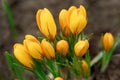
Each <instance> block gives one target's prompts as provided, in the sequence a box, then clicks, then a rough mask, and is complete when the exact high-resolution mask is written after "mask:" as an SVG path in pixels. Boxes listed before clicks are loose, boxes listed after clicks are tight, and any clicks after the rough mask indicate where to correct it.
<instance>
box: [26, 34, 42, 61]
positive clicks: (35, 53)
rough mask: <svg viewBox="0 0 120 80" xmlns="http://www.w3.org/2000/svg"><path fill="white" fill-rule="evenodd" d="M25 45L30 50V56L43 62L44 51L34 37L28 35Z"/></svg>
mask: <svg viewBox="0 0 120 80" xmlns="http://www.w3.org/2000/svg"><path fill="white" fill-rule="evenodd" d="M24 45H25V47H26V48H27V49H28V51H29V54H30V55H31V56H32V57H33V58H35V59H39V60H42V59H43V51H42V48H41V44H40V42H39V41H38V40H37V39H36V38H35V37H34V36H32V35H26V36H25V40H24Z"/></svg>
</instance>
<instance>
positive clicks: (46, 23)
mask: <svg viewBox="0 0 120 80" xmlns="http://www.w3.org/2000/svg"><path fill="white" fill-rule="evenodd" d="M36 21H37V25H38V27H39V30H40V31H41V32H42V33H43V34H44V35H45V36H46V37H47V38H48V39H51V40H54V39H55V37H56V31H57V30H56V24H55V21H54V19H53V16H52V14H51V13H50V11H49V10H48V9H47V8H44V9H39V10H38V11H37V14H36Z"/></svg>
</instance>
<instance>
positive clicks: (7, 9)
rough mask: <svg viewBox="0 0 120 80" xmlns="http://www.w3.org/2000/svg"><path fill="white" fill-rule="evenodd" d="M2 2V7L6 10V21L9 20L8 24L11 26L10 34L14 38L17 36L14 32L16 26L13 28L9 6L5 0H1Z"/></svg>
mask: <svg viewBox="0 0 120 80" xmlns="http://www.w3.org/2000/svg"><path fill="white" fill-rule="evenodd" d="M2 4H3V7H4V9H5V11H6V14H7V16H8V21H9V24H10V27H11V30H12V35H13V37H14V38H16V37H17V32H16V28H15V24H14V20H13V17H12V13H11V10H10V7H9V5H8V3H7V1H6V0H2Z"/></svg>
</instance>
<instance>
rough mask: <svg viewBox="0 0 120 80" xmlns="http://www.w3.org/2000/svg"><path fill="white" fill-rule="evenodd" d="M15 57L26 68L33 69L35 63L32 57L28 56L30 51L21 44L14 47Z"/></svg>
mask: <svg viewBox="0 0 120 80" xmlns="http://www.w3.org/2000/svg"><path fill="white" fill-rule="evenodd" d="M14 55H15V57H16V59H17V60H18V61H19V62H20V63H22V64H23V65H24V66H26V67H28V68H30V69H33V65H34V63H33V61H32V58H31V56H30V55H29V54H28V51H27V50H26V48H25V47H24V46H23V45H22V44H19V43H16V44H15V45H14Z"/></svg>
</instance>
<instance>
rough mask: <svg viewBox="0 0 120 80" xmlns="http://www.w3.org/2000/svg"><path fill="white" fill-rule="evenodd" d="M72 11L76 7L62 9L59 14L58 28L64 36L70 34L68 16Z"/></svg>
mask: <svg viewBox="0 0 120 80" xmlns="http://www.w3.org/2000/svg"><path fill="white" fill-rule="evenodd" d="M74 9H76V7H75V6H71V7H70V8H69V9H68V10H66V9H62V10H61V11H60V13H59V22H60V27H61V29H62V32H63V33H64V35H65V36H68V35H69V34H70V15H71V12H72V11H73V10H74Z"/></svg>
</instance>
